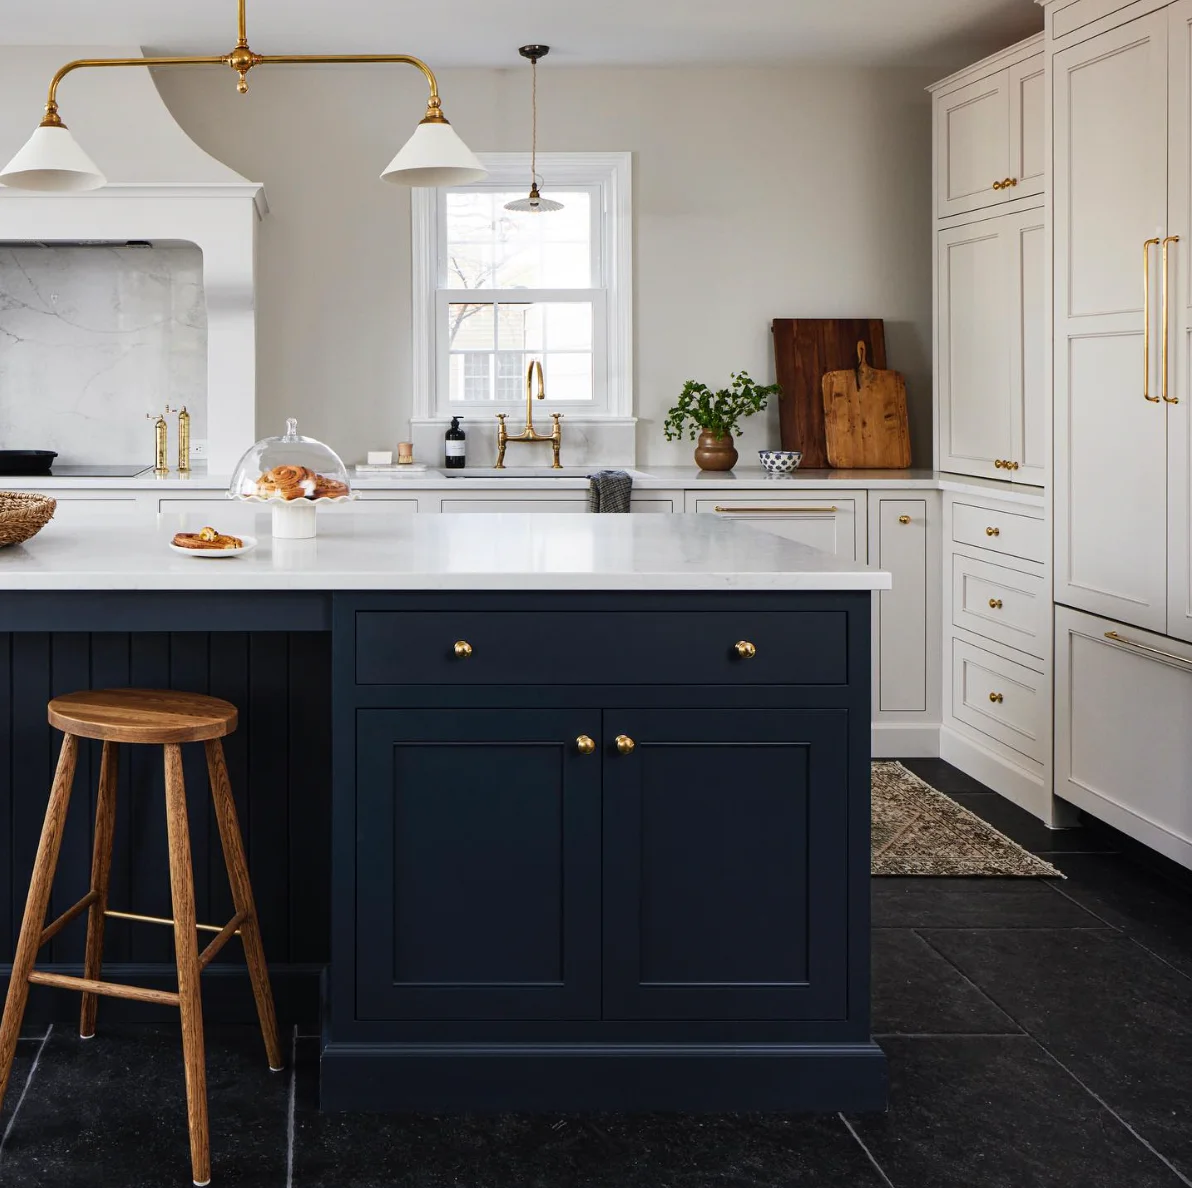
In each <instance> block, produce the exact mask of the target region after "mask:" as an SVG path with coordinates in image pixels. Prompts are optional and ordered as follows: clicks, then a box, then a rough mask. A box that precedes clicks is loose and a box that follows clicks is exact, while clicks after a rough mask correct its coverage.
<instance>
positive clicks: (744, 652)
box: [733, 639, 757, 660]
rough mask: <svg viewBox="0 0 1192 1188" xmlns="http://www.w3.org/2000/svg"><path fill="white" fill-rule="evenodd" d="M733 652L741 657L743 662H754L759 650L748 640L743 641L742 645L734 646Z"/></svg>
mask: <svg viewBox="0 0 1192 1188" xmlns="http://www.w3.org/2000/svg"><path fill="white" fill-rule="evenodd" d="M733 651H734V652H736V653H737V655H738V656H740V657H741V659H742V660H752V659H753V658H754V656H756V655H757V648H756V647H754V645H753V644H751V643H750V642H749V640H747V639H743V640H741V641H740V643H736V644H733Z"/></svg>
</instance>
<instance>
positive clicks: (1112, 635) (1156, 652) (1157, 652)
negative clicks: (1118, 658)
mask: <svg viewBox="0 0 1192 1188" xmlns="http://www.w3.org/2000/svg"><path fill="white" fill-rule="evenodd" d="M1105 638H1106V639H1108V640H1112V641H1113V642H1114V643H1115V644H1122V645H1123V646H1124V647H1127V648H1135V649H1137V650H1138V651H1140V652H1146V653H1147V654H1148V655H1150V656H1158V657H1159V658H1160V659H1161V660H1170V661H1171V662H1172V663H1173V664H1182V665H1183V666H1184V667H1185V668H1192V660H1189V659H1187V657H1185V656H1177V655H1176V654H1175V653H1174V652H1165V651H1163V649H1162V648H1152V647H1151V646H1150V645H1149V644H1144V643H1139V642H1138V641H1137V640H1133V639H1127V638H1126V637H1125V636H1124V635H1118V633H1117V632H1116V631H1107V632H1105Z"/></svg>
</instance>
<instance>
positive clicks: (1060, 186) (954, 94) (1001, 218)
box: [933, 0, 1192, 867]
mask: <svg viewBox="0 0 1192 1188" xmlns="http://www.w3.org/2000/svg"><path fill="white" fill-rule="evenodd" d="M1040 3H1041V4H1042V5H1043V7H1044V10H1045V31H1044V33H1043V35H1042V36H1041V37H1038V38H1034V39H1032V40H1031V41H1029V42H1025V43H1022V44H1021V45H1018V46H1014V47H1011V49H1009V50H1007V51H1005V52H1004V53H1003V54H1001V55H998V56H996V57H995V58H992V59H989V60H988V61H986V62H984V63H980V64H979V65H978V66H976V67H972V68H970V69H969V70H968V71H965V72H962V74H960V75H956V76H953V77H952V78H951V79H947V80H945V81H944V82H943V83H941V84H939V85H937V86H936V87H935V88H933V102H934V105H935V108H934V111H935V146H936V150H935V151H936V157H935V196H934V208H935V209H934V215H935V224H936V295H935V296H936V335H935V337H936V360H935V362H936V462H937V465H938V467H939V468H940V469H941V470H946V471H957V472H960V473H964V474H977V475H982V476H984V477H995V478H1000V479H1002V480H1003V486H1004V489H1005V490H1006V492H1007V493H1008V495H1007V497H1008V498H1009V497H1010V493H1013V497H1014V498H1015V499H1017V500H1018V501H1019V505H1018V506H1011V505H1010V504H1007V505H1005V506H1004V507H1002V508H1001V509H1000V510H999V509H998V508H997V505H996V503H995V502H994V501H993V500H992V499H990V500H988V501H974V500H972V499H969V498H965V499H962V498H961V497H960V496H953V497H949V496H947V495H946V496H945V506H944V550H945V557H944V568H945V573H944V592H943V605H944V622H945V625H946V631H945V635H947V625H948V624H949V623H950V624H951V633H952V636H953V638H952V644H951V648H950V649H949V648H948V645H947V640H946V639H945V652H949V651H950V656H946V657H945V666H944V667H945V671H944V703H945V704H944V712H943V729H942V732H941V744H940V745H941V754H943V755H944V757H945V758H949V759H951V760H952V761H953V762H955V763H957V764H958V765H959V766H961V767H962V768H964V769H965V770H968V771H970V772H972V773H973V774H974V775H977V776H978V777H980V778H982V779H984V780H985V781H986V782H987V783H990V784H991V785H992V786H993V787H995V788H997V789H998V790H999V791H1002V792H1003V793H1005V794H1006V795H1007V796H1010V797H1011V798H1012V799H1014V800H1016V801H1018V802H1019V803H1021V804H1023V805H1025V806H1026V807H1028V808H1032V809H1033V810H1034V811H1036V812H1037V813H1038V814H1039V815H1040V816H1042V817H1043V818H1044V819H1050V820H1051V821H1052V822H1053V823H1062V822H1063V821H1064V820H1065V819H1066V818H1067V817H1069V816H1070V815H1071V807H1070V806H1077V807H1079V808H1081V809H1084V810H1085V811H1087V812H1089V813H1091V814H1092V815H1094V816H1096V817H1098V818H1100V819H1102V820H1104V821H1106V822H1108V823H1109V824H1111V825H1113V826H1115V827H1116V828H1118V829H1120V830H1122V831H1123V832H1124V833H1127V834H1129V835H1130V836H1132V837H1135V838H1137V839H1138V840H1140V841H1142V842H1144V843H1146V844H1147V845H1149V846H1151V847H1153V848H1154V849H1156V850H1158V851H1159V852H1161V853H1163V854H1165V855H1166V856H1168V857H1170V858H1172V859H1174V860H1175V861H1177V862H1180V863H1181V864H1183V865H1184V866H1188V867H1192V0H1177V2H1175V3H1163V2H1162V0H1135V2H1134V3H1127V2H1123V0H1040ZM1006 120H1008V126H1006V125H1005V123H1004V121H1006ZM1028 122H1029V123H1030V128H1029V129H1028V128H1027V126H1026V125H1027V123H1028ZM1036 137H1037V138H1038V139H1037V140H1036V139H1035V138H1036ZM1032 146H1038V152H1036V149H1035V147H1032ZM1040 155H1041V158H1042V165H1041V166H1040V165H1038V164H1036V163H1035V162H1036V161H1037V159H1038V157H1039V156H1040ZM1003 166H1004V167H1005V168H1004V169H1003ZM983 178H984V179H987V180H986V181H985V182H984V188H983V185H982V179H983ZM1024 182H1025V184H1024ZM1028 492H1035V493H1036V495H1037V498H1036V499H1035V501H1034V502H1033V503H1031V502H1029V501H1028V502H1025V503H1024V502H1023V501H1024V500H1026V499H1027V493H1028ZM995 513H996V514H997V518H996V519H995ZM1011 515H1019V516H1022V517H1023V518H1022V519H1021V520H1018V521H1012V520H1010V518H1009V517H1010V516H1011ZM985 521H987V522H985ZM982 535H985V539H984V540H982ZM999 549H1000V550H1001V551H1002V553H1003V556H1002V557H1001V558H1000V559H999V558H996V557H994V556H992V555H991V553H994V552H997V551H998V550H999ZM949 550H950V553H949ZM991 583H995V584H996V586H997V588H991ZM987 595H988V597H986V596H987ZM949 669H950V670H949ZM995 685H996V686H997V687H996V688H995V687H994V686H995ZM1003 685H1004V688H1003V687H1002V686H1003ZM987 686H988V693H986V687H987ZM986 697H987V698H988V700H989V705H990V706H991V707H992V709H991V710H989V709H987V708H986V705H985V698H986ZM999 711H1000V714H999Z"/></svg>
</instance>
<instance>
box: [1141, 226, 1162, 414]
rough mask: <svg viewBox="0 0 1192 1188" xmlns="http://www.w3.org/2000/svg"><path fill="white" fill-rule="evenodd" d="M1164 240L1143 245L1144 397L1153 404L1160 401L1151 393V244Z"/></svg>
mask: <svg viewBox="0 0 1192 1188" xmlns="http://www.w3.org/2000/svg"><path fill="white" fill-rule="evenodd" d="M1162 242H1163V240H1162V239H1160V238H1159V236H1157V235H1156V236H1155V237H1154V238H1153V239H1148V240H1146V241H1144V243H1143V245H1142V398H1143V400H1146V401H1148V402H1149V403H1151V404H1159V403H1160V400H1159V397H1158V396H1152V395H1151V245H1152V244H1156V245H1157V244H1160V243H1162Z"/></svg>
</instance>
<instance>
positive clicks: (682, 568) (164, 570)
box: [0, 512, 891, 592]
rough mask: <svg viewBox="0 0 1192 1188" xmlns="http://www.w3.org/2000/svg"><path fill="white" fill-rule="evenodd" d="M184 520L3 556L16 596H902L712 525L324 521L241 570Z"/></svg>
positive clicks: (802, 553)
mask: <svg viewBox="0 0 1192 1188" xmlns="http://www.w3.org/2000/svg"><path fill="white" fill-rule="evenodd" d="M179 524H180V519H179V518H178V517H173V516H162V517H161V518H160V523H158V524H157V525H156V526H154V527H150V526H138V525H135V524H128V523H124V524H111V525H108V524H102V525H96V524H87V525H81V526H80V525H78V524H71V523H65V522H64V523H54V522H51V523H50V524H48V525H47V526H46V527H45V528H44V529H43V530H42V531H41V532H40V533H39V534H38V535H37V536H35V537H34V538H33V539H32V540H30V541H28V542H27V543H25V544H23V545H13V546H9V547H7V548H3V549H0V592H3V591H16V590H78V591H99V590H204V591H206V590H211V591H218V590H228V591H243V590H262V591H268V590H321V591H334V590H360V591H381V590H388V591H402V590H445V591H449V590H456V591H459V590H465V591H466V590H568V591H577V592H578V591H585V590H590V591H618V590H624V591H634V590H639V591H642V590H682V591H692V590H704V591H717V590H719V591H727V590H742V591H747V590H753V591H761V590H773V591H797V590H811V591H816V590H818V591H829V590H888V589H890V588H891V576H890V574H889V573H887V572H885V571H883V570H879V569H870V568H868V567H867V566H864V565H860V564H857V563H855V562H850V561H845V560H842V559H841V558H839V557H835V556H833V555H832V554H830V553H825V552H821V551H820V550H818V549H813V548H810V547H808V546H807V545H803V544H799V543H797V542H796V541H792V540H788V539H786V538H785V537H781V536H777V535H775V534H773V533H769V532H766V531H764V530H761V529H759V528H755V527H753V526H752V525H750V524H746V523H741V522H738V521H731V520H725V519H721V518H718V517H715V516H704V515H675V516H625V515H622V516H574V515H567V514H563V513H557V514H552V513H546V514H543V513H535V512H524V513H514V514H508V513H500V514H497V515H486V514H473V515H467V514H464V515H456V516H408V515H407V516H402V515H394V516H377V515H370V516H355V515H352V514H351V513H350V512H349V513H346V514H342V515H336V516H334V517H332V516H327V517H321V519H320V525H319V536H318V537H317V538H315V539H314V540H308V541H285V540H274V539H272V538H270V537H262V538H261V539H260V543H259V545H258V547H257V548H256V549H254V550H253V551H252V552H249V553H245V554H243V555H241V556H238V557H227V558H218V559H212V558H205V557H195V556H188V555H183V554H179V553H176V552H174V551H173V550H171V549H170V548H169V541H170V538H171V536H172V535H173V533H174V532H175V531H177V529H178V527H179Z"/></svg>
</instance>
